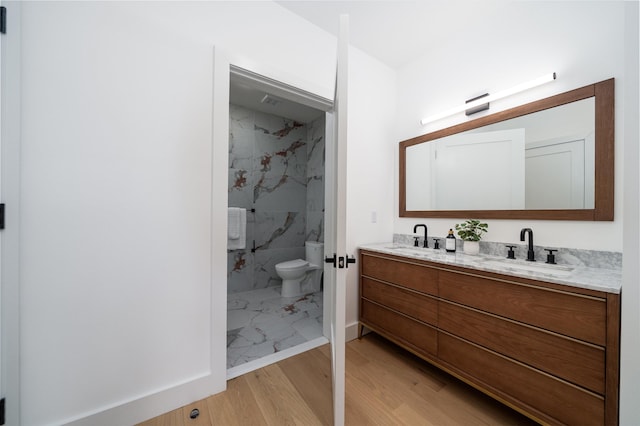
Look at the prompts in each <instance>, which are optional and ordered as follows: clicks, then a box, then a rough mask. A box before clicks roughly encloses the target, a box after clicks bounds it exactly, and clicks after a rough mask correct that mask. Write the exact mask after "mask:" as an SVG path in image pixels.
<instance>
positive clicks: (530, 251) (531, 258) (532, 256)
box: [520, 228, 536, 262]
mask: <svg viewBox="0 0 640 426" xmlns="http://www.w3.org/2000/svg"><path fill="white" fill-rule="evenodd" d="M525 234H529V248H528V250H527V260H528V261H529V262H535V261H536V256H535V253H534V252H533V231H532V230H531V228H522V230H521V231H520V241H524V235H525Z"/></svg>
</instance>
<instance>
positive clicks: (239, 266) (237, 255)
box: [227, 250, 255, 293]
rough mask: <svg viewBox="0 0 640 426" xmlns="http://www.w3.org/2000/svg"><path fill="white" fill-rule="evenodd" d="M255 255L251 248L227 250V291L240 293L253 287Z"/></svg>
mask: <svg viewBox="0 0 640 426" xmlns="http://www.w3.org/2000/svg"><path fill="white" fill-rule="evenodd" d="M254 274H255V266H254V256H253V254H252V253H251V252H250V251H249V250H232V251H229V252H227V292H228V293H238V292H243V291H248V290H252V289H253V282H254Z"/></svg>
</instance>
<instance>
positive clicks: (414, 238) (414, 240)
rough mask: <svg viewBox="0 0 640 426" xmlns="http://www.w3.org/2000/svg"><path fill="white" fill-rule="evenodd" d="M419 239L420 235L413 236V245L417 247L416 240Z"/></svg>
mask: <svg viewBox="0 0 640 426" xmlns="http://www.w3.org/2000/svg"><path fill="white" fill-rule="evenodd" d="M419 239H420V237H413V246H414V247H418V240H419Z"/></svg>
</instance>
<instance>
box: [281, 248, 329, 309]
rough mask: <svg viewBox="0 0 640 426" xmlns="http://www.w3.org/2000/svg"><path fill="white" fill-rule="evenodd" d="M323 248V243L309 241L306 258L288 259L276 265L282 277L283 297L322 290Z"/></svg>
mask: <svg viewBox="0 0 640 426" xmlns="http://www.w3.org/2000/svg"><path fill="white" fill-rule="evenodd" d="M323 249H324V244H323V243H318V242H315V241H307V242H306V243H305V253H306V258H307V259H306V260H302V259H295V260H288V261H286V262H281V263H278V264H277V265H276V273H277V274H278V276H279V277H280V278H282V292H281V295H282V297H296V296H300V295H302V294H305V293H313V292H316V291H320V282H321V278H322V256H323V255H324V252H323ZM303 286H304V288H303Z"/></svg>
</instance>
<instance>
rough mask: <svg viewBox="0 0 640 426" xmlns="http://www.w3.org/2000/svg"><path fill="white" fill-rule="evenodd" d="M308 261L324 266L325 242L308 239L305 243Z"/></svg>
mask: <svg viewBox="0 0 640 426" xmlns="http://www.w3.org/2000/svg"><path fill="white" fill-rule="evenodd" d="M304 248H305V252H306V261H307V262H309V263H311V264H312V265H316V266H320V267H321V266H322V264H323V257H324V243H319V242H317V241H307V242H306V243H304Z"/></svg>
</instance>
